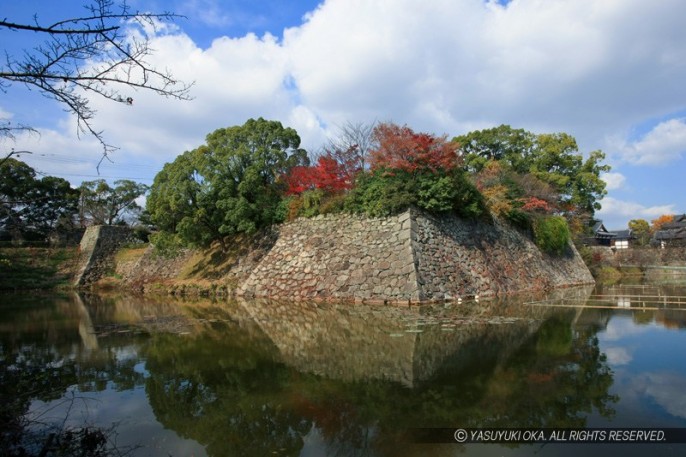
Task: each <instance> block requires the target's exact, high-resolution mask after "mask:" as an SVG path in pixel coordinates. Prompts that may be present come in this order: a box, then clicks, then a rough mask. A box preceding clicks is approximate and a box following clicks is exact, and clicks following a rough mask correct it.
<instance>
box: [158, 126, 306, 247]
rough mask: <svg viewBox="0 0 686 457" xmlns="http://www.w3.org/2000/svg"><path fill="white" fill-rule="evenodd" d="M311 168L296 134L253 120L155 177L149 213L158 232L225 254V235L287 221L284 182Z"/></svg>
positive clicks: (211, 138)
mask: <svg viewBox="0 0 686 457" xmlns="http://www.w3.org/2000/svg"><path fill="white" fill-rule="evenodd" d="M308 163H309V160H308V158H307V152H306V151H305V150H304V149H301V148H300V137H299V136H298V134H297V132H296V131H295V130H294V129H292V128H286V127H283V125H282V124H281V123H280V122H278V121H268V120H265V119H263V118H259V119H250V120H248V121H247V122H246V123H245V124H243V125H242V126H234V127H227V128H220V129H217V130H215V131H214V132H212V133H210V134H209V135H207V138H206V144H204V145H202V146H199V147H198V148H196V149H194V150H192V151H187V152H185V153H184V154H182V155H181V156H179V157H177V159H176V160H174V162H172V163H169V164H166V165H165V166H164V168H163V169H162V171H161V172H160V173H159V174H158V175H157V176H156V177H155V181H154V183H153V185H152V188H151V191H150V196H149V198H148V200H147V209H148V212H149V213H150V216H151V219H152V221H153V223H154V224H155V225H157V227H158V228H160V229H162V230H165V231H167V232H171V233H175V234H176V235H178V236H179V237H180V238H181V239H182V240H183V241H184V242H186V243H190V244H193V245H199V246H207V245H208V244H210V243H211V242H212V241H218V242H220V243H221V244H222V246H223V247H224V248H225V247H226V246H224V245H223V243H224V241H223V238H224V236H226V235H232V234H236V233H252V232H254V231H256V230H257V229H259V228H261V227H264V226H266V225H270V224H273V223H275V222H281V221H283V219H284V218H285V214H286V210H285V208H284V207H283V205H282V195H283V191H284V187H285V185H284V183H283V182H282V179H281V178H282V176H284V175H286V174H288V172H289V170H291V169H292V168H293V167H296V166H305V165H307V164H308Z"/></svg>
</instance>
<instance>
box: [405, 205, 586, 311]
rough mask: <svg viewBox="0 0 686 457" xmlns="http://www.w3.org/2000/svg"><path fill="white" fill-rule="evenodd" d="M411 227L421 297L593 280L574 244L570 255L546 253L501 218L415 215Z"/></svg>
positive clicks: (550, 286) (486, 293)
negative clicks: (491, 220)
mask: <svg viewBox="0 0 686 457" xmlns="http://www.w3.org/2000/svg"><path fill="white" fill-rule="evenodd" d="M412 229H413V233H412V240H413V250H414V252H415V257H416V258H417V274H418V279H419V286H420V290H421V298H422V299H423V300H442V299H449V298H455V297H464V296H473V295H479V296H495V295H500V296H502V295H507V294H512V293H515V292H521V291H526V290H547V289H553V288H556V287H567V286H573V285H582V284H592V283H593V282H594V280H593V277H592V276H591V273H590V272H589V270H588V268H587V267H586V265H585V264H584V262H583V260H582V259H581V257H580V256H579V254H578V252H577V251H576V249H575V248H574V246H573V245H571V243H570V246H569V251H568V253H567V254H566V255H564V256H561V257H558V256H551V255H547V254H544V253H542V252H541V251H540V250H539V249H538V247H537V246H536V245H535V244H534V243H533V241H532V240H531V239H530V238H529V237H528V236H526V235H525V234H523V233H521V232H520V231H518V230H516V229H514V228H512V227H510V226H508V225H505V224H503V223H501V222H499V221H495V222H494V223H493V224H485V223H483V222H476V221H469V220H464V219H460V218H458V217H456V216H441V217H440V218H434V217H431V216H428V215H425V214H417V216H416V217H413V224H412Z"/></svg>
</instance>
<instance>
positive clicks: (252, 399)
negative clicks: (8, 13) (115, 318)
mask: <svg viewBox="0 0 686 457" xmlns="http://www.w3.org/2000/svg"><path fill="white" fill-rule="evenodd" d="M572 317H573V316H566V315H554V316H553V317H552V318H550V319H549V320H547V321H546V322H545V323H544V324H543V325H542V326H541V327H540V328H539V330H538V331H537V332H536V333H535V334H533V335H532V336H531V337H530V338H529V339H528V340H527V341H526V342H525V343H524V344H523V345H522V346H521V347H519V348H518V349H517V348H513V349H514V350H513V351H510V353H511V356H510V357H509V358H507V359H506V360H505V361H503V359H502V353H503V351H504V348H503V347H502V345H503V342H500V345H501V346H500V347H496V349H495V350H490V349H489V348H488V347H485V346H484V345H492V344H493V341H487V340H484V341H482V343H484V344H482V345H480V344H479V342H474V341H472V342H470V345H469V347H464V348H462V349H461V352H462V351H467V352H468V353H470V354H467V355H464V354H462V353H461V354H459V355H458V354H456V355H455V357H453V358H448V359H446V362H445V364H444V366H443V367H442V368H441V369H440V370H439V371H438V372H437V373H436V374H435V375H434V376H433V377H432V378H431V379H429V380H427V381H424V382H421V383H419V384H418V385H417V386H416V387H414V388H407V387H404V386H402V385H400V384H399V383H396V382H388V381H383V380H370V381H365V382H363V381H356V382H343V381H340V380H334V379H324V378H321V377H318V376H315V375H312V374H305V373H302V372H298V371H296V370H294V369H292V368H289V367H287V366H285V365H284V364H283V363H282V362H281V361H279V360H276V359H275V357H274V354H277V352H276V350H275V347H274V346H273V344H272V343H271V342H270V341H269V340H266V339H264V337H262V338H263V339H261V340H259V341H257V342H256V341H255V340H254V339H252V338H249V337H247V336H246V334H245V333H243V332H242V331H241V330H240V329H238V328H235V327H233V328H232V327H227V328H226V329H217V330H218V331H217V332H216V333H215V332H210V333H205V334H203V335H198V336H196V337H193V338H186V339H184V340H182V341H181V342H180V341H179V339H178V337H176V336H171V335H167V336H163V335H156V336H153V338H152V339H151V341H150V344H149V345H148V346H147V349H146V351H145V352H146V357H147V360H148V364H147V367H148V369H149V370H150V373H151V376H150V378H149V379H148V380H147V383H146V388H147V392H148V396H149V399H150V403H151V404H152V406H153V409H154V411H155V413H156V415H157V417H158V419H159V420H160V421H161V422H162V423H163V424H164V425H165V426H167V427H170V428H172V429H174V430H176V431H177V432H178V433H179V434H181V435H183V436H185V437H189V438H193V439H195V440H197V441H199V442H200V443H201V444H203V445H205V446H206V448H207V451H208V453H209V454H210V455H234V454H240V455H269V454H272V453H273V452H277V453H279V454H289V455H297V454H298V451H299V450H300V449H301V448H302V446H304V443H305V441H306V440H307V438H306V435H308V434H311V433H312V431H313V430H314V431H316V434H317V436H318V437H319V439H321V440H322V441H323V442H324V443H325V446H326V454H327V455H357V454H364V455H398V453H399V452H401V453H403V454H406V452H405V451H406V449H405V448H404V447H403V446H406V443H402V438H403V436H404V434H405V431H406V430H407V429H410V428H414V427H454V426H474V427H477V426H486V425H489V426H507V427H517V426H519V427H525V426H527V427H580V426H583V425H584V424H585V421H586V419H585V417H586V415H588V414H589V413H591V412H592V411H594V410H595V411H597V412H598V413H599V414H601V415H604V416H610V415H611V414H612V409H611V404H612V403H613V402H614V401H616V397H614V396H612V395H609V393H608V389H609V387H610V386H611V384H612V373H611V371H610V369H609V367H608V365H607V363H606V362H605V358H604V355H603V354H601V353H600V351H599V347H598V340H597V338H596V337H595V333H596V332H597V328H596V327H588V328H583V329H574V330H573V328H572V326H571V319H572ZM505 343H506V342H505ZM333 356H335V355H333Z"/></svg>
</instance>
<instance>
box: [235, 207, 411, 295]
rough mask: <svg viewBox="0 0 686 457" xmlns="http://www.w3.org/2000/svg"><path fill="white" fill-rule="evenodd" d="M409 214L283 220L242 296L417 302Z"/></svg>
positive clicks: (247, 282) (241, 289)
mask: <svg viewBox="0 0 686 457" xmlns="http://www.w3.org/2000/svg"><path fill="white" fill-rule="evenodd" d="M410 224H411V218H410V213H409V212H406V213H404V214H402V215H400V216H397V217H390V218H376V219H371V218H366V217H363V216H346V215H335V216H319V217H316V218H313V219H298V220H296V221H295V222H292V223H289V224H284V225H282V226H281V228H280V231H279V237H278V239H277V241H276V243H275V245H274V246H273V247H272V248H271V250H270V251H269V253H267V255H266V256H264V258H262V259H261V261H260V263H259V264H258V265H257V266H256V267H255V269H254V270H253V272H252V274H251V275H250V276H249V277H248V279H247V281H245V282H244V283H243V284H242V285H241V287H240V288H239V290H238V294H239V295H243V296H248V297H250V296H258V297H279V298H298V299H304V298H307V299H342V300H350V299H354V300H390V301H408V300H413V301H418V300H419V299H420V296H419V288H418V284H417V273H416V269H415V264H414V255H413V252H412V244H411V242H410V234H411V230H410Z"/></svg>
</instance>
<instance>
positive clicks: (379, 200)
mask: <svg viewBox="0 0 686 457" xmlns="http://www.w3.org/2000/svg"><path fill="white" fill-rule="evenodd" d="M410 206H418V207H419V208H422V209H425V210H427V211H429V212H432V213H446V212H450V211H453V212H455V213H457V214H459V215H461V216H463V217H468V218H475V217H478V216H480V215H482V214H483V213H484V209H485V205H484V202H483V198H482V196H481V194H480V193H479V191H478V190H477V189H476V188H475V187H474V185H473V184H471V183H470V182H469V181H468V180H467V179H466V177H465V176H464V173H463V172H461V171H454V172H452V173H449V174H441V173H429V172H425V173H417V174H410V173H407V172H404V171H401V170H376V171H374V172H370V173H364V174H362V175H361V176H359V177H358V180H357V183H356V185H355V188H354V189H353V190H352V191H351V192H350V194H349V195H348V198H347V200H346V205H345V208H346V210H348V211H351V212H355V213H365V214H367V215H369V216H373V217H376V216H389V215H392V214H397V213H400V212H402V211H404V210H406V209H407V208H409V207H410Z"/></svg>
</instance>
